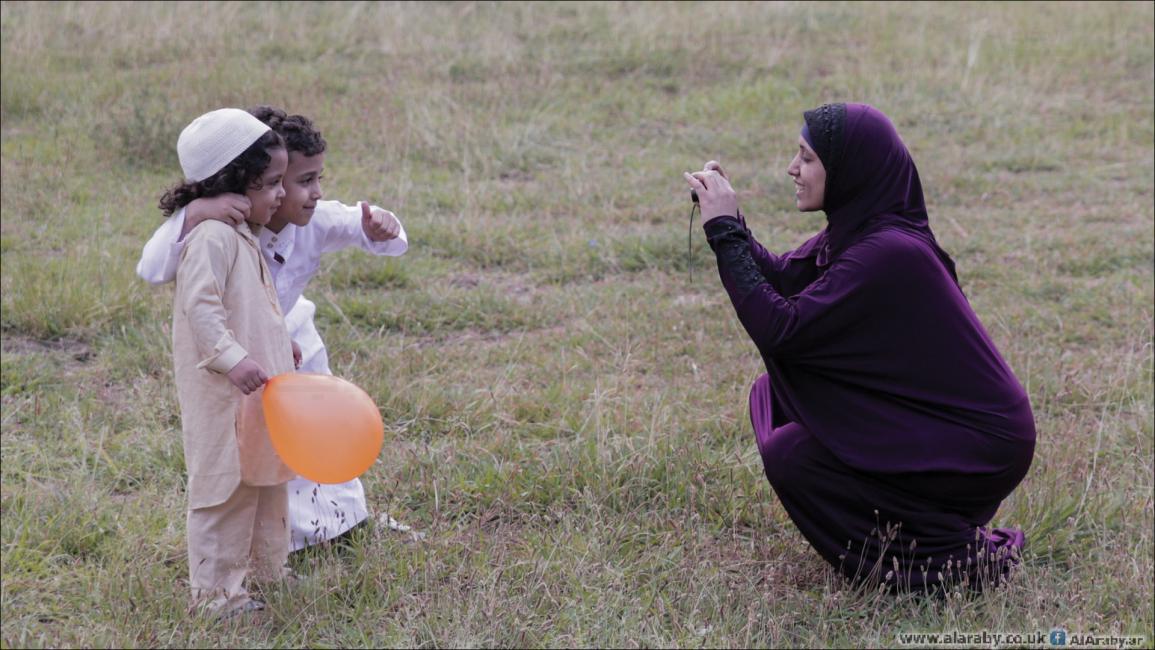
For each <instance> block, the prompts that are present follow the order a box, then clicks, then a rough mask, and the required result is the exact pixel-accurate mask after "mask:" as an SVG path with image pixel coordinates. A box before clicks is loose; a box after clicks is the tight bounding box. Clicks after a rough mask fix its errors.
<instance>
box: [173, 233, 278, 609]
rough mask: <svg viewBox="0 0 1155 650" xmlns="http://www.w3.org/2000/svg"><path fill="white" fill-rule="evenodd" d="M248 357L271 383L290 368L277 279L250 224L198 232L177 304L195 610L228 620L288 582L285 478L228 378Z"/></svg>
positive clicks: (257, 419)
mask: <svg viewBox="0 0 1155 650" xmlns="http://www.w3.org/2000/svg"><path fill="white" fill-rule="evenodd" d="M245 357H248V358H250V359H252V360H253V361H255V362H256V363H258V364H260V365H261V367H262V368H264V370H265V372H266V373H267V374H268V376H269V377H273V376H275V375H278V374H281V373H285V372H292V371H293V352H292V344H291V342H290V339H289V335H288V332H287V331H286V329H285V324H284V320H283V318H282V316H281V310H280V307H279V306H278V303H277V293H276V289H275V288H274V286H273V282H272V277H271V275H270V274H269V270H268V268H267V267H266V266H265V263H264V259H263V258H262V256H261V254H260V252H259V250H258V243H257V239H256V237H254V236H253V234H252V232H251V231H250V230H249V227H248V225H247V224H241V225H240V226H237V227H235V228H234V227H232V226H228V225H225V224H223V223H220V222H215V221H214V222H207V223H204V224H201V226H200V227H198V228H196V229H195V230H194V231H193V232H192V233H189V235H188V236H187V237H186V238H185V242H184V248H183V251H182V253H181V261H180V266H179V269H178V270H177V274H176V292H175V296H174V300H173V359H174V364H175V371H176V385H177V394H178V398H179V401H180V409H181V421H182V429H183V438H184V453H185V464H186V467H187V471H188V507H189V510H188V561H189V577H190V586H191V589H192V596H193V599H194V602H195V603H197V604H203V605H205V606H207V607H208V608H209V609H211V610H217V611H221V612H227V611H230V610H233V609H237V608H240V607H244V606H245V605H246V604H247V603H248V602H249V601H250V600H251V598H250V597H249V595H248V593H247V591H246V589H245V587H244V584H243V583H244V579H245V577H246V575H247V574H248V572H249V568H250V561H251V562H252V570H253V573H254V575H255V576H256V577H257V578H260V579H268V580H273V579H278V578H280V577H282V575H283V572H284V570H285V569H284V567H285V561H286V558H287V554H288V541H289V529H288V526H287V523H286V520H287V508H288V505H287V493H286V487H285V485H286V481H287V480H288V479H289V478H291V477H292V476H293V472H292V471H291V470H290V469H289V468H288V467H286V466H285V465H284V464H283V463H282V462H281V461H280V459H279V458H278V457H277V455H276V453H275V452H274V451H273V448H272V444H271V441H270V440H269V435H268V431H267V428H266V426H265V423H264V416H263V411H262V410H261V404H260V395H261V392H262V390H263V389H261V390H258V391H256V392H254V393H252V394H250V395H249V396H247V397H246V396H245V395H244V394H243V393H242V392H241V391H240V390H239V389H238V388H236V387H235V386H233V384H232V383H231V382H230V381H229V379H228V377H227V376H226V373H227V372H228V371H229V370H231V369H232V368H233V367H234V366H235V365H236V364H237V363H239V362H240V361H241V360H242V359H244V358H245Z"/></svg>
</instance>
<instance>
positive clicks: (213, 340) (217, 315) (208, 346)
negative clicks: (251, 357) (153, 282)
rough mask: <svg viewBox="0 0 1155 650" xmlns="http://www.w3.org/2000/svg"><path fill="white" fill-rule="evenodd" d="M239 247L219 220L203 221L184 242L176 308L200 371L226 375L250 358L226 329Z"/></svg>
mask: <svg viewBox="0 0 1155 650" xmlns="http://www.w3.org/2000/svg"><path fill="white" fill-rule="evenodd" d="M242 245H243V244H242V243H241V238H240V236H239V235H238V234H237V233H236V231H235V230H234V229H233V228H232V227H230V226H227V225H225V224H223V223H220V222H205V223H203V224H201V225H200V227H198V228H197V229H195V230H194V231H192V232H191V233H189V235H188V236H187V237H186V238H185V241H184V250H183V251H182V253H181V258H180V264H179V266H178V267H177V271H176V297H175V299H174V305H175V308H176V309H177V310H178V311H180V312H181V313H183V314H184V316H185V318H186V319H187V320H188V324H189V330H190V331H191V332H192V338H193V343H194V344H195V345H196V347H197V356H198V358H199V359H200V361H199V363H197V367H198V368H206V369H208V370H210V371H213V372H217V373H222V374H224V373H227V372H228V371H230V370H232V369H233V367H234V366H236V365H237V364H238V363H240V362H241V361H242V360H243V359H244V358H245V357H246V356H248V352H247V351H246V350H245V349H244V348H243V347H241V345H240V343H238V342H237V341H236V339H235V338H234V337H233V333H232V331H230V330H229V329H228V321H227V318H228V314H227V312H226V310H225V304H224V295H225V290H226V288H227V287H228V283H229V279H230V278H229V276H230V275H231V272H232V268H233V264H234V262H235V261H236V258H237V255H238V254H239V253H240V252H241V250H240V247H241V246H242Z"/></svg>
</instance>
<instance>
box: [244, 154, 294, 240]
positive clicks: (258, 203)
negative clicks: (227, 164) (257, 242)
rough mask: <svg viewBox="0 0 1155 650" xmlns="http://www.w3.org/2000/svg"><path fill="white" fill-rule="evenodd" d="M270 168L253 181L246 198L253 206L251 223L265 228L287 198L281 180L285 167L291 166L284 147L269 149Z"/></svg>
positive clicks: (250, 216) (250, 214)
mask: <svg viewBox="0 0 1155 650" xmlns="http://www.w3.org/2000/svg"><path fill="white" fill-rule="evenodd" d="M269 156H270V157H271V158H272V160H270V161H269V166H268V167H267V168H266V169H265V173H263V174H261V177H260V178H258V179H257V180H255V181H253V184H252V185H250V186H249V189H248V190H246V191H245V196H247V197H249V202H250V203H251V204H252V205H251V207H250V208H249V219H248V221H249V223H252V224H256V225H258V226H263V225H265V224H267V223H269V219H271V218H272V217H273V213H274V212H276V211H277V208H279V207H281V199H283V198H284V197H285V188H284V186H282V185H281V179H282V178H284V176H285V167H287V166H288V164H289V154H288V152H287V151H285V149H284V147H281V148H279V149H269Z"/></svg>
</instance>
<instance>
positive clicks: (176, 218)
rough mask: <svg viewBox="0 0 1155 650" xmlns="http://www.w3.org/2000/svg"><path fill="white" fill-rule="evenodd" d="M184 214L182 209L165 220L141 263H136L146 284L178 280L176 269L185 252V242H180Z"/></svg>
mask: <svg viewBox="0 0 1155 650" xmlns="http://www.w3.org/2000/svg"><path fill="white" fill-rule="evenodd" d="M184 212H185V211H184V208H181V209H180V210H177V211H176V213H175V214H173V215H172V216H171V217H169V218H168V219H165V220H164V223H162V224H161V225H160V227H159V228H157V229H156V232H154V233H153V234H152V238H151V239H149V240H148V243H147V244H145V245H144V250H143V251H142V252H141V254H140V261H139V262H137V263H136V274H137V275H139V276H140V278H141V279H142V280H144V281H145V282H148V283H149V284H165V283H166V282H172V281H173V280H175V279H176V267H177V265H178V264H180V257H181V251H183V250H184V242H182V241H178V239H179V238H180V231H181V230H183V229H184Z"/></svg>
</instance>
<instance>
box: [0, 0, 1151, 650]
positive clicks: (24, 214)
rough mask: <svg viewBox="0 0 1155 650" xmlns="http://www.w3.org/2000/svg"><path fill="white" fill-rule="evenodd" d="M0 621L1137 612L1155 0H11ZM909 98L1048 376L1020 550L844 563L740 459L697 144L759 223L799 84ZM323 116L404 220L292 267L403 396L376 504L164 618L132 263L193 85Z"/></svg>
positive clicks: (887, 99) (681, 633)
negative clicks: (894, 587) (893, 570)
mask: <svg viewBox="0 0 1155 650" xmlns="http://www.w3.org/2000/svg"><path fill="white" fill-rule="evenodd" d="M0 18H2V29H0V37H2V57H0V66H2V75H0V84H2V88H0V90H2V93H0V99H2V101H0V111H2V112H0V117H2V132H0V133H2V140H0V145H2V164H3V168H2V179H3V180H2V182H3V186H2V189H3V192H2V204H0V205H2V219H0V264H2V285H0V289H2V291H0V294H2V305H0V307H2V344H3V345H2V352H3V357H2V361H3V363H2V373H0V374H2V376H0V391H2V392H0V396H2V420H0V423H2V426H3V434H2V438H0V441H2V452H3V453H2V464H0V517H2V521H0V523H2V528H0V530H2V534H0V538H2V551H3V555H2V562H0V563H2V572H3V576H2V619H3V620H2V624H0V628H2V630H0V645H3V647H25V646H88V647H102V646H117V647H124V646H130V647H141V646H148V647H153V646H180V647H188V646H209V645H211V646H220V647H253V646H268V645H276V646H300V645H308V646H374V647H380V646H427V647H435V646H549V647H557V646H606V647H636V646H679V647H684V646H711V647H714V646H766V645H770V646H783V645H785V646H855V647H874V646H888V645H894V644H895V642H896V641H895V640H896V634H898V633H899V632H907V631H932V632H933V631H949V630H961V631H982V630H989V631H1002V632H1035V631H1040V630H1041V631H1046V630H1050V629H1051V628H1053V627H1062V628H1065V629H1067V630H1068V631H1070V632H1072V633H1074V632H1082V633H1099V634H1111V633H1115V634H1141V635H1146V637H1147V641H1146V643H1145V645H1146V646H1147V647H1150V645H1151V644H1152V643H1155V638H1153V637H1155V634H1153V628H1155V613H1153V606H1152V598H1153V592H1155V589H1153V581H1155V577H1153V576H1155V561H1153V553H1155V548H1153V544H1152V528H1153V523H1155V517H1153V502H1152V501H1153V497H1152V493H1153V484H1155V480H1153V454H1155V451H1153V438H1155V434H1153V417H1155V415H1153V397H1152V392H1153V382H1152V336H1153V321H1152V314H1153V302H1155V298H1153V294H1155V284H1153V271H1155V261H1153V259H1155V209H1153V207H1152V205H1153V203H1152V202H1153V196H1152V194H1153V184H1155V162H1153V144H1152V143H1153V139H1155V126H1153V111H1155V44H1153V31H1155V30H1153V25H1155V18H1153V14H1152V4H1151V3H1107V2H1095V3H1041V4H1039V3H1032V4H1026V3H1023V4H1019V3H1011V4H1005V3H941V4H937V3H912V4H906V3H885V4H864V3H847V4H843V3H813V4H812V3H783V4H779V3H773V4H772V3H754V4H746V3H742V4H730V3H563V2H550V3H472V2H470V3H411V4H377V3H269V4H265V3H123V4H121V3H97V2H85V3H30V2H4V3H0ZM827 101H863V102H868V103H871V104H874V105H876V106H878V107H879V108H880V109H882V110H883V111H884V112H886V113H887V114H888V115H889V116H890V117H891V118H892V119H893V120H894V121H895V123H896V125H897V126H898V128H899V131H900V133H901V134H902V135H903V137H904V139H905V141H906V142H907V144H908V146H909V148H910V149H911V151H912V153H913V155H914V158H915V161H916V162H917V164H918V166H919V170H920V173H921V175H922V181H923V185H924V188H925V191H926V196H927V201H928V207H929V210H930V214H931V224H932V226H933V227H934V229H935V231H936V233H937V235H938V237H939V240H940V242H941V243H942V245H943V247H944V248H945V249H946V250H947V251H949V252H950V253H951V254H952V255H953V256H954V257H955V260H956V262H957V263H958V270H959V276H960V279H961V281H962V284H963V288H964V290H965V291H966V293H967V295H968V296H969V298H970V300H971V301H972V304H973V305H974V307H975V309H976V310H977V311H978V313H979V315H980V317H981V318H982V319H983V321H984V323H985V324H986V325H987V327H988V329H989V330H990V333H991V334H992V336H993V337H994V339H995V340H996V342H997V343H998V345H999V346H1000V349H1001V350H1002V351H1003V353H1004V355H1005V356H1006V357H1007V360H1008V361H1009V362H1010V364H1011V366H1012V367H1013V368H1014V369H1015V371H1016V373H1017V374H1018V376H1019V378H1020V379H1021V380H1022V382H1023V383H1024V385H1025V386H1026V387H1027V389H1028V391H1029V392H1030V395H1031V398H1032V403H1033V405H1034V408H1035V413H1036V416H1037V421H1038V429H1039V445H1038V451H1037V457H1036V459H1035V462H1034V465H1033V467H1032V469H1031V472H1030V474H1029V475H1028V476H1027V479H1026V480H1025V482H1024V483H1023V484H1022V486H1020V488H1019V489H1018V490H1017V491H1016V492H1015V493H1014V494H1013V495H1012V496H1011V497H1010V498H1009V499H1008V500H1007V501H1006V502H1005V504H1004V506H1003V508H1002V509H1001V510H1000V512H999V513H998V515H997V516H996V519H995V522H994V523H995V524H997V525H1018V526H1022V527H1023V528H1025V529H1026V531H1027V535H1028V540H1029V548H1028V552H1027V561H1026V564H1025V566H1024V569H1023V571H1022V572H1021V574H1020V576H1019V579H1018V580H1017V581H1016V582H1015V583H1013V584H1012V585H1011V586H1009V587H1008V588H1007V589H1005V590H1002V591H999V592H996V593H992V594H989V595H987V596H984V597H982V598H978V599H972V600H967V599H948V600H947V601H942V602H937V601H936V602H925V601H923V600H920V599H917V598H910V597H899V598H891V597H882V596H878V595H875V594H864V593H860V592H857V591H854V590H851V589H848V588H847V587H846V586H845V585H843V584H842V583H841V582H840V581H839V580H838V579H837V578H836V577H835V576H834V575H833V573H832V572H831V571H829V570H828V569H827V568H826V566H825V564H824V563H823V562H822V561H821V560H820V559H819V558H818V556H817V555H816V554H815V553H813V552H812V551H811V550H810V549H809V548H808V547H807V546H806V545H805V542H804V541H803V540H802V538H801V536H800V535H799V534H798V533H797V531H796V530H795V529H794V528H793V526H792V525H791V524H790V522H789V520H788V518H787V517H786V514H785V512H784V511H783V510H782V508H781V506H780V505H779V504H778V503H777V500H776V499H775V497H774V495H773V493H772V492H771V490H770V488H769V486H768V485H767V484H766V482H765V479H764V478H763V476H762V473H761V467H760V463H759V460H758V457H757V452H756V450H755V447H754V444H753V440H752V434H751V431H750V425H749V423H748V419H747V414H746V406H745V400H746V392H747V389H748V387H749V384H750V383H751V382H752V381H753V380H754V379H755V378H756V377H757V376H758V374H760V373H761V372H762V369H761V363H760V361H759V359H758V356H757V353H756V350H755V349H754V346H753V345H752V344H751V343H750V342H749V341H748V340H747V339H746V338H745V336H744V334H743V333H742V331H741V328H740V326H739V324H738V322H737V320H736V318H735V317H734V315H733V312H732V310H731V308H730V306H729V302H728V300H727V299H726V297H725V295H724V293H723V292H722V291H721V289H720V286H719V284H718V281H717V277H716V273H715V271H714V268H713V260H712V256H711V255H709V250H708V249H707V247H706V246H705V244H704V241H703V240H702V237H701V235H700V234H699V233H700V231H699V230H697V229H696V230H695V238H694V245H693V258H692V259H693V271H694V272H693V280H692V282H691V280H690V278H689V271H690V261H689V259H688V257H687V249H686V247H687V242H686V236H687V233H686V228H687V222H686V218H687V216H688V208H689V203H688V201H687V192H686V188H685V185H684V181H683V180H682V178H681V173H682V172H683V171H686V170H694V169H699V168H700V167H701V165H702V164H703V163H704V162H705V161H706V160H710V159H716V160H719V161H721V162H722V164H723V165H724V166H725V167H726V169H727V170H728V172H729V174H730V176H731V177H732V179H733V180H734V183H735V186H736V187H737V188H738V190H739V192H740V199H741V201H742V204H743V207H744V212H746V214H747V215H748V218H749V219H750V222H751V227H752V229H753V230H754V232H755V234H756V235H757V236H758V237H759V239H760V240H761V241H762V242H763V243H764V244H766V245H767V246H768V247H769V248H771V249H777V250H782V249H786V248H791V247H793V246H795V245H797V244H798V243H800V242H801V241H803V240H804V239H805V238H806V237H808V236H809V235H810V234H812V233H813V232H816V231H817V230H818V229H819V228H821V227H822V225H823V223H824V222H823V219H822V217H821V215H813V214H810V215H801V214H799V213H797V212H795V211H794V210H793V206H792V190H791V186H790V182H789V179H788V178H787V176H786V175H785V173H784V170H785V167H786V165H787V163H788V162H789V159H790V157H791V156H792V152H793V149H794V148H795V146H796V140H797V133H798V129H799V127H800V125H801V113H802V111H803V110H805V109H808V108H811V107H813V106H816V105H818V104H820V103H823V102H827ZM257 103H270V104H274V105H278V106H281V107H284V108H285V109H287V110H289V111H290V112H299V113H303V114H306V115H309V116H311V117H313V118H314V119H315V121H316V122H317V124H318V126H319V127H320V128H321V129H322V131H323V133H324V135H325V137H326V139H327V140H328V143H329V152H328V155H327V161H326V162H327V169H326V194H327V197H328V198H335V199H338V200H342V201H344V202H346V203H353V202H355V201H357V200H361V199H365V200H370V201H372V202H374V203H377V204H378V205H382V206H384V207H387V208H389V209H392V210H393V211H394V212H396V213H397V214H398V216H399V217H400V218H401V219H402V221H403V223H404V224H405V227H406V229H407V231H408V233H409V239H410V246H411V247H410V251H409V252H408V253H407V254H406V255H405V256H404V257H401V258H398V259H389V260H380V259H376V258H371V257H369V256H367V255H364V254H362V253H360V252H354V251H350V252H346V253H342V254H339V255H336V256H333V257H330V258H328V259H326V261H325V262H324V265H323V272H322V274H321V275H320V276H319V277H318V278H317V279H316V280H315V281H314V282H313V284H312V285H311V286H310V287H309V289H308V291H307V292H306V295H307V296H309V297H310V298H312V300H313V301H314V302H316V303H317V305H318V327H319V328H320V330H321V332H322V335H323V337H324V338H325V340H326V342H327V343H328V345H329V356H330V359H331V362H332V365H333V370H334V372H335V373H336V374H338V375H340V376H343V377H345V378H347V379H349V380H351V381H353V382H354V383H357V384H358V385H360V386H362V387H364V388H365V389H366V390H367V391H368V392H369V394H370V395H372V396H373V397H374V399H375V400H376V401H377V403H378V405H379V406H380V407H381V410H382V413H383V416H384V419H385V422H386V430H387V442H386V446H385V449H384V451H383V452H382V455H381V458H380V461H379V462H378V463H377V464H376V465H375V466H374V467H373V468H372V469H371V470H370V471H369V472H368V473H367V474H366V476H365V477H363V478H364V481H365V485H366V490H367V493H368V497H369V502H370V506H371V508H372V509H373V510H375V511H376V512H388V513H390V514H392V515H393V516H394V517H396V518H397V519H399V520H401V521H403V522H405V523H408V524H411V525H413V526H415V527H416V528H419V529H420V530H422V531H424V532H425V533H426V535H427V536H426V538H425V539H424V540H422V541H415V540H413V539H411V538H409V537H406V536H404V535H399V534H397V533H394V532H391V531H388V530H386V529H383V528H381V527H378V528H377V529H375V530H373V531H371V532H370V534H368V535H365V536H364V537H362V538H360V539H358V540H357V543H356V544H355V545H354V546H353V547H352V548H351V549H350V550H347V551H344V552H340V551H337V550H332V551H324V552H321V553H318V554H315V555H313V556H311V557H309V558H307V559H306V560H303V561H301V562H299V566H298V570H300V571H301V572H302V573H305V574H307V575H308V576H309V579H308V580H306V581H305V583H303V584H302V585H299V586H295V587H292V588H283V589H279V590H277V591H276V592H274V593H272V594H270V600H269V602H270V610H269V612H268V615H267V616H264V617H262V618H260V619H259V620H255V621H254V622H253V623H252V624H250V625H241V626H232V627H229V626H225V627H209V626H206V625H205V624H203V623H201V622H198V621H195V620H189V619H188V618H187V617H186V616H185V610H184V607H185V596H186V593H185V588H184V587H183V586H182V584H181V582H180V580H181V579H182V578H183V577H184V575H185V572H186V565H185V559H184V533H183V526H184V506H185V500H184V494H183V486H184V478H183V460H182V454H181V443H180V423H179V411H178V408H177V404H176V399H175V389H174V386H173V383H172V371H171V360H170V356H169V347H170V346H169V328H168V323H169V319H170V311H171V304H170V303H171V295H172V292H171V288H170V287H162V288H153V287H150V286H148V285H147V284H146V283H144V282H143V281H141V280H139V279H138V278H137V277H136V276H135V274H134V271H133V268H134V266H135V263H136V260H137V259H138V257H139V253H140V248H141V246H142V245H143V243H144V242H145V241H146V239H147V238H148V236H149V234H150V233H151V232H152V230H153V229H154V228H155V227H156V226H157V225H158V224H159V223H160V220H161V215H160V212H159V210H158V209H157V208H156V202H157V199H158V197H159V195H160V193H161V192H162V191H163V189H164V188H165V187H167V186H168V185H170V184H172V183H173V182H175V181H177V180H178V178H179V166H178V164H177V161H176V155H175V142H176V137H177V134H178V133H179V131H180V129H181V128H182V127H183V126H184V125H185V124H187V123H188V122H189V121H190V120H192V119H193V118H194V117H196V116H197V115H199V114H201V113H203V112H205V111H207V110H211V109H213V108H218V107H221V106H240V107H247V106H251V105H254V104H257Z"/></svg>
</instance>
